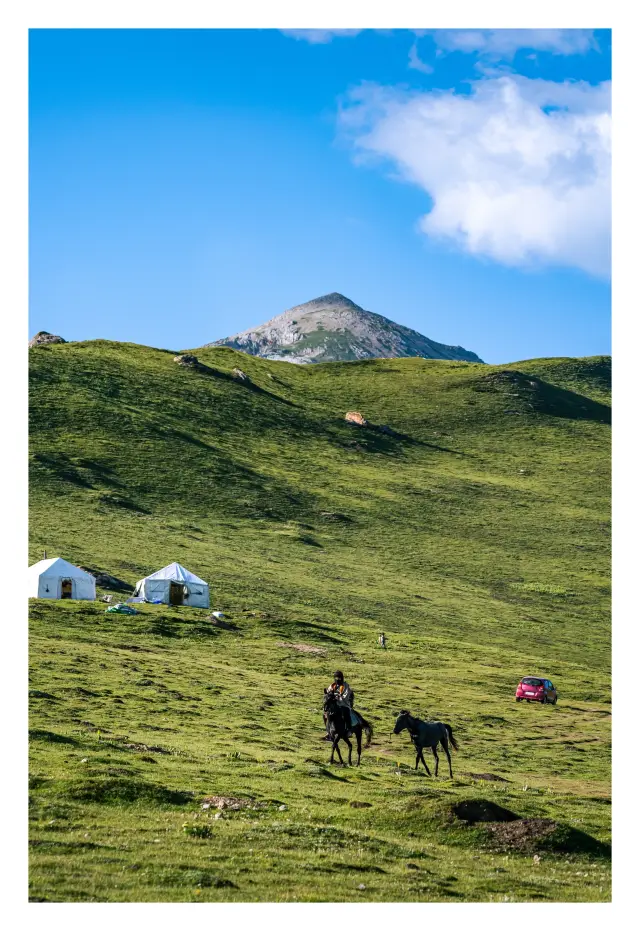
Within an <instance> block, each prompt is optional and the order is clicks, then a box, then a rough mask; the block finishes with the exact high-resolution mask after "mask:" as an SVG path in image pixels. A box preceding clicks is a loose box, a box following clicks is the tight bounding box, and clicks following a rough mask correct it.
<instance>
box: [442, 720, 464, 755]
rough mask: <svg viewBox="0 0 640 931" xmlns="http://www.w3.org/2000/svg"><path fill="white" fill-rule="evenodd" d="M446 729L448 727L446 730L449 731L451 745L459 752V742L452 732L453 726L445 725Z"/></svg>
mask: <svg viewBox="0 0 640 931" xmlns="http://www.w3.org/2000/svg"><path fill="white" fill-rule="evenodd" d="M445 727H446V729H447V734H448V735H449V743H450V744H451V746H452V747H453V749H454V750H459V749H460V747H459V746H458V744H457V741H456V739H455V737H454V736H453V731H452V730H451V725H450V724H445Z"/></svg>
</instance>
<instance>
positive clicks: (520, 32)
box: [431, 29, 598, 58]
mask: <svg viewBox="0 0 640 931" xmlns="http://www.w3.org/2000/svg"><path fill="white" fill-rule="evenodd" d="M431 35H432V36H433V38H434V40H435V42H436V44H437V45H438V46H439V47H440V48H441V49H444V50H445V51H448V52H454V51H457V52H478V53H480V54H484V55H491V56H497V57H500V56H503V57H506V58H511V57H513V56H514V55H515V53H516V52H517V51H518V49H537V50H538V51H541V52H553V53H554V54H556V55H583V54H584V53H585V52H588V51H589V50H590V49H597V48H598V44H597V42H596V40H595V38H594V34H593V29H435V30H433V32H432V33H431Z"/></svg>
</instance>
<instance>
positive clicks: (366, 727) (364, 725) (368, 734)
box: [361, 715, 373, 749]
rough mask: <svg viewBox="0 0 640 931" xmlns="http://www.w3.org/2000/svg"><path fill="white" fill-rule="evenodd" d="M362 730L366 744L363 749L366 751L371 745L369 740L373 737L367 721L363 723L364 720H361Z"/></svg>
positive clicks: (371, 727)
mask: <svg viewBox="0 0 640 931" xmlns="http://www.w3.org/2000/svg"><path fill="white" fill-rule="evenodd" d="M361 717H362V715H361ZM362 730H363V731H364V732H365V734H366V735H367V742H366V744H365V749H366V748H367V747H368V746H369V745H370V744H371V738H372V737H373V725H371V724H369V722H368V721H365V719H364V718H362Z"/></svg>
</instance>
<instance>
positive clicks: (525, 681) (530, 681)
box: [522, 679, 542, 685]
mask: <svg viewBox="0 0 640 931" xmlns="http://www.w3.org/2000/svg"><path fill="white" fill-rule="evenodd" d="M522 684H523V685H542V679H523V680H522Z"/></svg>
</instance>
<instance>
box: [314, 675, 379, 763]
mask: <svg viewBox="0 0 640 931" xmlns="http://www.w3.org/2000/svg"><path fill="white" fill-rule="evenodd" d="M323 709H324V711H325V713H326V715H327V729H328V731H329V737H330V738H331V759H330V760H329V762H330V763H333V755H334V753H335V752H336V750H337V751H338V759H339V760H340V762H341V763H342V764H343V765H344V760H343V759H342V754H341V753H340V747H339V746H338V743H339V741H341V740H344V742H345V743H346V745H347V746H348V748H349V766H351V751H352V749H353V748H352V746H351V741H350V740H349V737H355V738H356V743H357V745H358V762H357V764H356V765H357V766H360V755H361V754H362V732H363V731H364V732H365V733H366V735H367V742H366V744H365V749H366V747H368V746H369V744H370V743H371V738H372V737H373V727H372V726H371V725H370V724H369V722H368V721H365V719H364V718H363V717H362V715H361V714H359V715H358V718H359V719H360V723H358V724H352V723H351V715H350V713H349V709H348V708H345V707H344V705H341V704H340V703H339V702H338V699H337V697H336V694H335V692H328V691H327V689H325V690H324V703H323ZM356 714H357V712H356Z"/></svg>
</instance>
